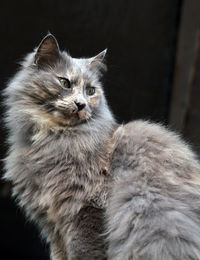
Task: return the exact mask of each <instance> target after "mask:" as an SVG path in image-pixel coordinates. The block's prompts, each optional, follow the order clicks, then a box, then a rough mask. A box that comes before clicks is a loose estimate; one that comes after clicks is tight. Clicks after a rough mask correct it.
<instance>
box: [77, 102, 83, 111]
mask: <svg viewBox="0 0 200 260" xmlns="http://www.w3.org/2000/svg"><path fill="white" fill-rule="evenodd" d="M75 104H76V106H77V108H78V111H81V110H82V109H83V108H84V107H85V103H84V102H76V101H75Z"/></svg>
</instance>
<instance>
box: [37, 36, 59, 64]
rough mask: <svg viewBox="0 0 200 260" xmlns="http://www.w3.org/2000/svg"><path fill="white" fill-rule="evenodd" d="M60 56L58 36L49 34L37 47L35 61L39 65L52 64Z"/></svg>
mask: <svg viewBox="0 0 200 260" xmlns="http://www.w3.org/2000/svg"><path fill="white" fill-rule="evenodd" d="M59 56H60V49H59V46H58V42H57V40H56V38H55V37H54V36H53V35H52V34H48V35H47V36H46V37H44V39H43V40H42V41H41V43H40V44H39V47H38V48H37V51H36V54H35V59H34V63H35V64H36V65H38V66H39V67H41V66H45V65H52V63H55V62H56V61H57V59H58V58H59Z"/></svg>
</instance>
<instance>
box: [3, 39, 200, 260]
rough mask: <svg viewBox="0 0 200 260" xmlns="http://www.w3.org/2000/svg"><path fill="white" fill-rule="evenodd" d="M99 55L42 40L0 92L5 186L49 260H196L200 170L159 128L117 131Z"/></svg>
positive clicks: (136, 125) (132, 126)
mask: <svg viewBox="0 0 200 260" xmlns="http://www.w3.org/2000/svg"><path fill="white" fill-rule="evenodd" d="M104 56H105V51H104V52H101V53H100V54H98V55H97V56H95V57H93V58H88V59H86V58H82V59H75V58H72V57H71V56H70V55H69V54H68V53H66V52H61V51H60V49H59V47H58V43H57V41H56V39H55V38H54V36H52V35H51V34H49V35H47V36H46V37H45V38H44V39H43V40H42V42H41V43H40V45H39V47H38V48H37V49H36V50H35V51H34V52H33V53H31V54H29V55H28V56H27V57H26V58H25V60H24V62H23V63H22V67H21V69H20V71H19V72H18V73H17V74H16V75H15V76H14V78H13V79H12V80H11V81H10V83H9V84H8V87H7V88H6V90H5V91H4V95H5V103H6V106H7V113H6V116H5V119H6V124H7V127H8V129H9V138H8V143H9V145H10V149H9V152H8V156H7V158H6V160H5V169H6V173H5V175H4V178H5V179H6V180H10V181H11V182H12V183H13V186H14V188H13V195H14V196H15V197H16V198H17V200H18V202H19V205H20V206H21V207H22V208H24V210H25V212H26V214H27V216H28V217H29V218H30V219H31V220H34V221H35V222H36V223H37V224H38V225H39V227H40V229H41V233H42V235H43V236H44V237H45V238H46V239H47V241H48V242H49V243H50V246H51V259H52V260H66V259H68V260H72V259H74V260H78V259H83V260H84V259H88V260H89V259H91V260H92V259H99V260H101V259H113V260H114V259H117V260H129V259H132V260H175V259H176V260H183V259H185V260H189V259H190V260H192V259H193V260H197V259H200V165H199V162H198V160H197V159H196V157H195V155H194V154H193V153H192V151H191V150H190V148H188V147H187V145H186V144H184V143H183V141H182V140H180V138H179V137H178V136H176V135H175V134H173V133H171V132H170V131H168V130H166V129H165V128H164V127H162V126H160V125H157V124H151V123H149V122H145V121H135V122H132V123H129V124H127V125H124V126H123V125H121V126H118V125H117V124H116V122H115V120H114V119H113V116H112V113H111V112H110V109H109V108H108V105H107V102H106V100H105V97H104V92H103V89H102V86H101V83H100V80H101V76H102V71H103V70H104V69H105V65H104Z"/></svg>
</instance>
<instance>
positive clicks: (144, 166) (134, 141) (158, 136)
mask: <svg viewBox="0 0 200 260" xmlns="http://www.w3.org/2000/svg"><path fill="white" fill-rule="evenodd" d="M113 140H114V141H115V142H116V143H115V148H114V152H113V155H112V159H111V174H112V176H113V183H112V187H111V192H110V198H109V203H108V208H107V228H108V245H109V246H108V259H109V260H200V167H199V163H198V161H197V160H196V159H195V156H194V154H193V153H192V152H191V150H190V149H189V148H188V147H187V145H185V144H184V143H183V142H182V141H181V140H180V139H179V137H177V136H176V135H174V134H173V133H171V132H170V131H168V130H166V129H165V128H163V127H161V126H159V125H153V124H150V123H148V122H143V121H136V122H134V123H131V124H128V125H125V126H122V127H121V128H119V129H118V130H117V132H116V133H115V136H114V139H113Z"/></svg>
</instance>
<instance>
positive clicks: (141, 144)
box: [113, 120, 194, 157]
mask: <svg viewBox="0 0 200 260" xmlns="http://www.w3.org/2000/svg"><path fill="white" fill-rule="evenodd" d="M113 144H114V146H115V148H114V149H117V148H119V149H120V150H121V151H123V152H124V153H127V152H128V153H129V152H131V151H133V149H142V150H144V149H145V150H148V151H149V150H151V151H166V152H167V153H168V154H169V153H170V154H171V155H173V154H176V155H178V153H179V155H180V156H181V157H182V156H183V154H184V156H183V157H187V156H188V157H193V156H194V153H193V152H192V149H191V148H190V146H189V145H188V144H187V143H186V142H185V141H184V140H183V139H182V138H181V136H180V135H179V134H177V133H176V132H174V131H172V130H170V129H169V128H168V127H166V126H164V125H162V124H160V123H154V122H151V121H147V120H135V121H131V122H129V123H127V124H122V125H119V126H118V128H117V129H116V130H115V132H114V134H113Z"/></svg>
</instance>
